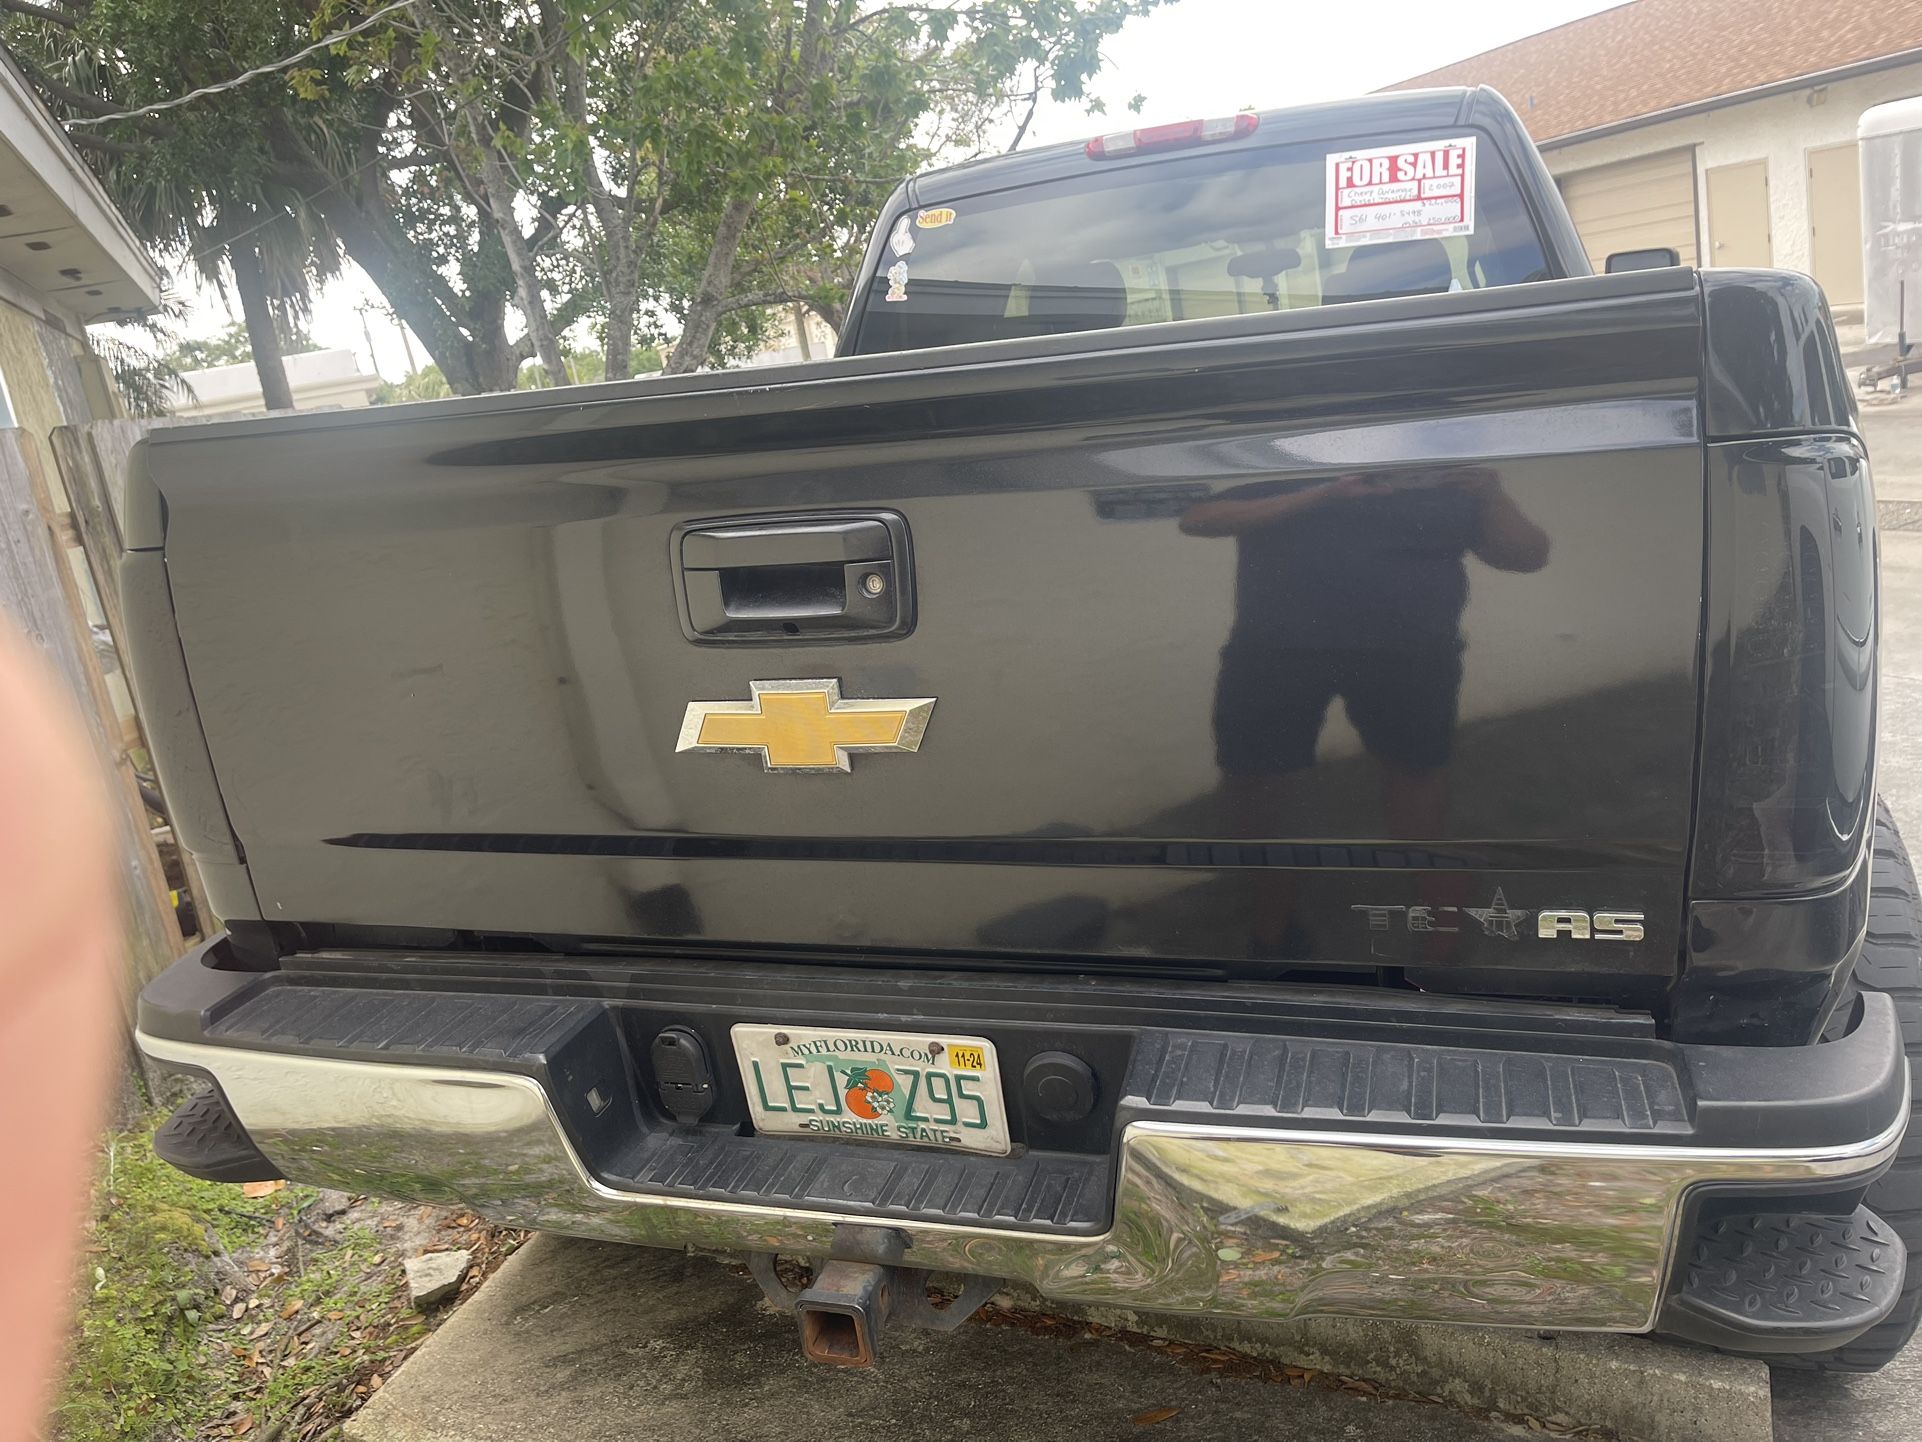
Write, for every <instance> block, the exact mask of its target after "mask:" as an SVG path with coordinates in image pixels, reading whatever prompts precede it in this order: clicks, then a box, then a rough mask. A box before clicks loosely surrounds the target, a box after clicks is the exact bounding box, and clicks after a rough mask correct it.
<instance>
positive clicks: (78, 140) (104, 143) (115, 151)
mask: <svg viewBox="0 0 1922 1442" xmlns="http://www.w3.org/2000/svg"><path fill="white" fill-rule="evenodd" d="M67 139H68V140H70V141H72V142H73V143H74V144H75V145H77V146H78V147H79V148H80V149H82V150H97V151H99V152H100V153H101V154H102V155H121V156H126V155H145V154H147V153H149V152H150V151H152V149H153V147H152V146H151V145H129V144H127V142H126V141H124V140H109V139H108V138H107V137H106V136H104V135H90V134H88V133H87V132H86V131H84V130H76V131H75V132H74V133H73V134H72V135H69V136H68V137H67Z"/></svg>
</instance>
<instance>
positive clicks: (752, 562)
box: [673, 511, 914, 644]
mask: <svg viewBox="0 0 1922 1442" xmlns="http://www.w3.org/2000/svg"><path fill="white" fill-rule="evenodd" d="M673 546H674V570H675V574H676V575H677V577H678V578H679V582H680V599H681V626H682V629H683V630H684V631H685V632H686V633H687V637H688V639H689V640H691V641H699V642H704V643H718V642H760V643H763V644H766V643H770V642H779V641H812V642H819V641H854V640H873V639H876V638H878V637H883V636H905V635H906V634H907V633H908V632H909V631H911V630H913V629H914V568H913V559H912V556H911V553H910V551H909V549H908V523H907V521H906V520H904V519H903V518H902V517H901V516H900V515H898V514H896V513H895V512H893V511H834V512H825V511H810V512H805V513H802V514H797V515H779V516H731V517H728V518H726V519H724V520H712V521H690V522H688V523H687V524H685V525H682V526H679V527H677V528H676V530H675V533H674V540H673Z"/></svg>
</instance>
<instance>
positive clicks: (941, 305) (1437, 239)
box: [851, 136, 1550, 354]
mask: <svg viewBox="0 0 1922 1442" xmlns="http://www.w3.org/2000/svg"><path fill="white" fill-rule="evenodd" d="M1440 139H1442V138H1440V137H1423V136H1414V137H1410V138H1409V140H1408V141H1406V142H1399V143H1400V144H1403V145H1405V146H1406V147H1407V148H1409V149H1410V150H1411V151H1412V152H1414V153H1415V156H1416V160H1420V162H1421V164H1422V165H1424V166H1426V164H1427V162H1426V161H1425V160H1421V147H1422V146H1423V145H1424V144H1427V143H1431V142H1434V143H1439V141H1440ZM1371 147H1373V148H1374V151H1378V150H1379V149H1380V146H1379V144H1378V143H1377V142H1374V141H1366V142H1353V141H1338V142H1315V143H1310V144H1297V145H1287V146H1268V147H1265V148H1251V147H1249V146H1247V145H1246V144H1245V143H1244V142H1231V143H1230V144H1228V145H1224V146H1221V147H1219V148H1215V147H1209V148H1207V149H1205V150H1199V149H1197V150H1186V151H1181V152H1176V153H1173V154H1170V155H1169V156H1167V157H1166V158H1165V159H1160V160H1156V161H1153V162H1150V163H1146V164H1141V163H1132V164H1125V165H1117V164H1116V163H1115V162H1113V161H1101V160H1095V159H1092V158H1091V159H1089V161H1088V162H1087V170H1086V173H1085V174H1079V175H1076V176H1074V177H1072V178H1066V179H1064V178H1054V179H1050V180H1047V181H1044V182H1037V183H1035V184H1031V185H1026V186H1021V187H1017V188H1014V189H1009V190H1004V191H997V192H991V193H988V194H983V195H974V196H969V197H966V198H965V199H956V200H954V201H952V202H927V203H924V204H922V205H919V206H917V207H914V208H911V209H908V210H905V211H901V212H898V213H896V214H894V215H891V216H889V217H888V218H887V220H886V226H887V230H886V231H885V232H884V235H885V240H884V251H883V255H882V259H881V264H880V266H879V268H878V269H877V271H876V274H875V276H874V278H873V280H872V282H871V285H870V288H869V291H868V293H867V295H866V297H865V298H864V299H865V304H864V307H863V314H862V316H861V319H860V323H859V330H858V333H857V336H856V337H855V343H854V345H853V346H852V347H851V349H852V350H853V352H854V353H856V354H874V353H878V352H885V351H900V350H919V349H923V348H926V347H931V346H948V345H963V344H967V343H969V342H972V341H985V340H1006V339H1011V338H1015V337H1023V336H1043V335H1061V334H1066V333H1069V332H1074V331H1084V330H1103V329H1110V328H1114V327H1120V326H1132V325H1152V324H1155V323H1158V322H1161V321H1173V320H1194V319H1197V318H1200V317H1211V316H1235V315H1257V314H1267V313H1270V312H1274V311H1283V310H1298V309H1302V308H1304V307H1308V306H1322V305H1334V304H1339V303H1342V302H1346V301H1355V300H1379V299H1384V298H1388V297H1392V296H1409V295H1427V294H1436V293H1440V292H1445V291H1452V290H1482V289H1486V288H1488V287H1491V286H1498V285H1517V284H1521V283H1524V282H1528V281H1536V280H1546V279H1548V277H1549V275H1550V271H1549V268H1548V262H1547V260H1546V259H1545V257H1544V249H1543V246H1542V243H1541V239H1540V237H1539V235H1538V234H1537V231H1536V227H1535V223H1534V221H1533V220H1532V218H1531V217H1530V216H1529V213H1528V209H1527V207H1526V206H1525V205H1524V204H1523V202H1522V199H1521V195H1520V192H1519V190H1518V189H1517V187H1516V185H1515V183H1514V180H1513V178H1512V177H1511V176H1510V175H1509V174H1508V171H1507V168H1506V167H1505V166H1504V165H1503V163H1502V161H1501V159H1500V157H1499V155H1498V154H1497V153H1496V151H1495V149H1494V147H1493V146H1491V145H1488V144H1486V143H1485V142H1484V143H1481V144H1479V145H1478V146H1475V147H1474V150H1475V151H1476V152H1478V153H1477V154H1476V155H1475V157H1474V158H1475V160H1476V161H1478V164H1475V165H1474V168H1473V170H1472V171H1471V172H1470V176H1469V179H1468V182H1467V184H1468V186H1469V190H1470V193H1469V204H1468V206H1467V212H1466V214H1465V216H1464V217H1463V221H1464V223H1465V224H1466V225H1467V226H1468V227H1469V228H1467V229H1463V228H1462V226H1461V225H1456V226H1446V225H1442V226H1431V227H1428V232H1427V233H1424V232H1422V231H1419V230H1417V229H1416V228H1415V227H1413V226H1412V225H1408V224H1402V225H1397V224H1395V223H1393V221H1394V220H1396V219H1398V218H1399V217H1398V216H1397V214H1396V213H1395V212H1392V211H1388V210H1384V211H1380V212H1377V215H1385V216H1389V217H1390V221H1391V223H1390V224H1389V225H1388V226H1387V228H1386V229H1384V230H1380V231H1374V232H1370V233H1368V237H1367V239H1366V240H1365V241H1363V242H1361V243H1354V241H1353V237H1352V236H1350V237H1349V238H1348V240H1349V243H1342V238H1341V237H1339V236H1338V237H1331V236H1330V235H1329V233H1328V224H1329V217H1330V213H1331V209H1332V207H1333V206H1334V204H1335V203H1336V202H1335V199H1334V198H1333V197H1332V194H1331V192H1333V191H1334V189H1335V187H1337V186H1338V185H1341V184H1347V183H1350V182H1352V181H1356V180H1368V179H1377V180H1383V181H1387V182H1389V185H1388V187H1387V188H1385V189H1376V190H1367V191H1364V190H1357V189H1346V190H1341V191H1339V197H1340V199H1341V200H1342V201H1344V202H1346V201H1350V200H1353V199H1355V198H1356V197H1358V196H1359V197H1361V198H1363V199H1366V200H1369V201H1371V202H1372V201H1374V200H1376V199H1383V200H1386V201H1388V202H1391V203H1392V202H1396V201H1399V200H1402V199H1404V198H1405V197H1407V196H1408V195H1410V194H1413V193H1416V192H1417V191H1419V192H1420V193H1424V194H1425V193H1426V192H1427V191H1428V190H1429V189H1430V188H1435V189H1439V190H1443V191H1446V190H1447V189H1448V188H1449V185H1450V181H1449V179H1448V178H1440V179H1437V180H1434V181H1430V182H1422V181H1416V182H1415V184H1414V188H1413V189H1412V190H1411V188H1410V187H1409V185H1407V184H1401V185H1396V184H1394V182H1395V181H1396V179H1397V172H1396V170H1395V169H1394V162H1395V161H1396V160H1399V159H1400V157H1399V156H1393V157H1390V161H1389V163H1388V164H1387V165H1384V164H1383V163H1382V161H1381V160H1380V159H1379V158H1377V159H1375V160H1374V161H1372V165H1373V167H1374V168H1373V170H1372V171H1371V170H1370V169H1369V168H1368V166H1367V165H1365V164H1350V165H1347V166H1341V165H1339V164H1337V165H1331V164H1330V160H1329V158H1330V155H1331V154H1334V155H1336V156H1338V157H1339V156H1342V155H1345V154H1348V153H1352V152H1355V151H1358V150H1364V151H1367V150H1370V148H1371ZM1371 153H1373V151H1371ZM1401 164H1402V167H1403V171H1402V173H1405V174H1410V175H1412V174H1413V173H1414V167H1415V161H1401ZM1425 173H1426V172H1425V171H1424V174H1425ZM1338 175H1339V177H1340V179H1339V181H1338V180H1337V176H1338ZM1461 183H1462V182H1461V181H1460V179H1459V178H1457V179H1456V180H1455V184H1456V185H1457V186H1459V185H1460V184H1461ZM1442 213H1443V214H1444V215H1445V213H1446V212H1445V211H1444V212H1442ZM1429 218H1433V213H1432V212H1431V213H1430V215H1429ZM1336 223H1337V224H1338V225H1340V226H1342V227H1343V228H1344V229H1346V228H1347V227H1348V226H1349V225H1350V224H1351V223H1352V213H1345V214H1344V218H1343V219H1342V220H1340V221H1337V222H1336ZM1450 230H1453V231H1455V232H1456V233H1443V234H1434V233H1432V232H1435V231H1442V232H1446V231H1450Z"/></svg>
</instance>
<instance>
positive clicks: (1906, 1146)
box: [1766, 800, 1922, 1372]
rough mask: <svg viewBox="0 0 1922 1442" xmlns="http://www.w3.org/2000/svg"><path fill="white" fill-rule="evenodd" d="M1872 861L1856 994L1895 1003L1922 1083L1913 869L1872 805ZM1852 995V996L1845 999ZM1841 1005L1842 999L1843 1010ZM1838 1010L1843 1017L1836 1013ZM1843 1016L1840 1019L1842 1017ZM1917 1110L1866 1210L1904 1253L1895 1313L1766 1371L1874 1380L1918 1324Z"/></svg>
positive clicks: (1921, 1110) (1921, 1184)
mask: <svg viewBox="0 0 1922 1442" xmlns="http://www.w3.org/2000/svg"><path fill="white" fill-rule="evenodd" d="M1874 845H1875V856H1874V859H1873V861H1872V863H1871V866H1870V872H1869V930H1868V937H1867V939H1866V940H1864V941H1863V943H1862V954H1861V956H1860V957H1859V958H1857V960H1856V963H1855V979H1854V983H1853V984H1854V987H1855V990H1856V991H1879V992H1882V993H1884V994H1885V995H1887V996H1889V997H1890V998H1892V999H1893V1000H1894V1002H1895V1013H1896V1016H1897V1018H1898V1019H1899V1020H1900V1021H1901V1023H1902V1042H1903V1046H1904V1048H1905V1049H1906V1050H1907V1052H1908V1054H1909V1066H1910V1068H1911V1070H1912V1071H1913V1072H1914V1073H1916V1074H1917V1075H1922V925H1919V924H1918V921H1917V916H1918V907H1917V897H1916V889H1915V869H1914V868H1913V867H1912V866H1910V865H1909V853H1908V851H1907V849H1906V848H1905V847H1904V846H1903V845H1902V833H1901V832H1899V831H1897V830H1896V827H1895V818H1894V817H1893V816H1891V815H1890V814H1889V808H1888V805H1887V803H1885V802H1883V801H1880V800H1878V801H1877V802H1876V804H1875V838H1874ZM1852 996H1853V993H1851V997H1852ZM1846 1004H1847V999H1845V1003H1844V1005H1846ZM1838 1010H1841V1009H1840V1008H1838ZM1843 1014H1845V1015H1846V1012H1844V1013H1843ZM1919 1116H1922V1107H1918V1104H1917V1098H1916V1096H1915V1095H1913V1094H1911V1096H1910V1098H1909V1133H1908V1135H1907V1136H1906V1137H1904V1138H1903V1140H1902V1149H1901V1151H1900V1152H1899V1153H1897V1155H1896V1158H1895V1165H1894V1166H1892V1167H1890V1168H1889V1170H1888V1172H1887V1173H1885V1174H1884V1175H1883V1176H1882V1178H1881V1179H1880V1180H1879V1181H1877V1182H1876V1184H1875V1185H1874V1186H1873V1187H1871V1188H1869V1194H1868V1197H1867V1199H1866V1203H1867V1206H1868V1207H1869V1210H1871V1211H1873V1212H1874V1213H1875V1214H1876V1215H1877V1216H1879V1217H1881V1218H1882V1220H1883V1221H1885V1222H1887V1223H1888V1224H1889V1225H1890V1226H1891V1227H1893V1228H1894V1229H1895V1230H1896V1232H1897V1234H1898V1235H1900V1236H1901V1238H1902V1241H1903V1243H1904V1244H1905V1245H1906V1246H1907V1247H1908V1249H1909V1267H1908V1274H1907V1275H1906V1276H1905V1277H1904V1278H1903V1279H1902V1298H1901V1300H1900V1301H1898V1302H1897V1303H1896V1304H1895V1310H1894V1311H1893V1312H1891V1313H1889V1315H1888V1317H1887V1318H1886V1319H1885V1320H1884V1321H1882V1322H1880V1323H1878V1324H1877V1325H1876V1326H1874V1327H1872V1328H1870V1329H1869V1330H1868V1331H1867V1332H1864V1333H1863V1334H1862V1335H1861V1336H1860V1337H1857V1338H1856V1339H1855V1340H1854V1341H1853V1342H1850V1343H1849V1344H1848V1345H1847V1346H1845V1347H1837V1348H1836V1349H1835V1350H1834V1351H1832V1352H1809V1353H1805V1354H1803V1355H1801V1356H1786V1357H1769V1358H1767V1359H1766V1360H1767V1361H1768V1362H1769V1363H1770V1365H1772V1366H1776V1367H1786V1368H1793V1369H1795V1370H1798V1371H1805V1372H1874V1371H1877V1370H1878V1369H1880V1368H1882V1367H1884V1366H1886V1365H1887V1364H1888V1363H1890V1362H1892V1361H1894V1360H1895V1355H1896V1353H1898V1352H1900V1351H1901V1350H1902V1348H1903V1347H1904V1346H1906V1345H1907V1344H1908V1340H1909V1338H1910V1337H1912V1336H1913V1335H1915V1328H1916V1323H1917V1322H1918V1321H1922V1121H1918V1117H1919Z"/></svg>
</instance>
